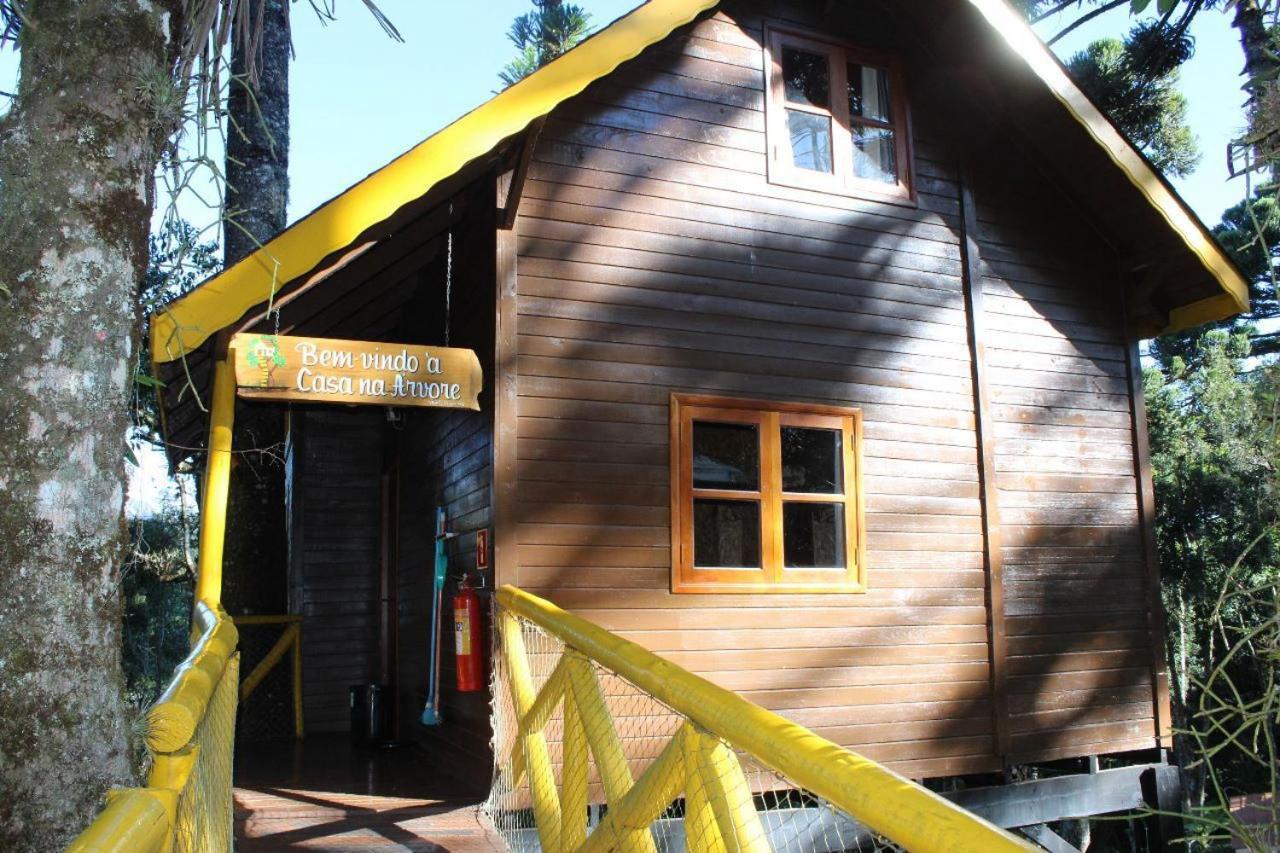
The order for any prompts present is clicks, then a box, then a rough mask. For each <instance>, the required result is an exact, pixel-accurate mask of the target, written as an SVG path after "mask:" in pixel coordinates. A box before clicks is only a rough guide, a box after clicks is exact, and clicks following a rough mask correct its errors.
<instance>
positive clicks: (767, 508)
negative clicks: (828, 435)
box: [671, 394, 866, 593]
mask: <svg viewBox="0 0 1280 853" xmlns="http://www.w3.org/2000/svg"><path fill="white" fill-rule="evenodd" d="M695 420H697V421H700V422H708V421H712V422H720V423H734V424H754V425H756V426H757V427H758V428H759V436H760V488H759V490H758V491H722V490H717V489H695V488H694V487H693V422H694V421H695ZM784 426H798V427H812V428H817V429H838V430H840V431H841V434H842V440H841V449H842V452H843V460H842V462H843V464H842V471H843V474H844V491H843V492H842V493H841V494H815V493H807V492H784V491H782V448H781V430H782V427H784ZM695 498H704V499H707V498H709V499H717V498H719V499H731V500H739V501H754V502H757V503H758V504H759V506H760V557H761V560H760V562H761V565H760V567H759V568H747V569H742V568H699V567H695V566H694V564H693V501H694V499H695ZM790 502H797V503H798V502H813V503H838V504H843V505H844V531H845V548H844V552H845V565H844V566H843V567H835V568H830V569H789V568H786V567H785V565H784V558H783V541H782V535H783V533H782V531H783V525H782V512H783V509H782V508H783V505H784V504H785V503H790ZM865 530H866V528H865V524H864V521H863V501H862V412H861V411H860V410H858V409H850V408H842V407H839V406H829V405H819V404H814V405H809V404H803V403H788V402H778V401H770V400H751V399H741V398H733V397H711V396H701V395H691V394H672V395H671V591H672V592H675V593H726V592H729V593H814V592H865V591H866V551H865Z"/></svg>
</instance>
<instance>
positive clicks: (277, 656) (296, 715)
mask: <svg viewBox="0 0 1280 853" xmlns="http://www.w3.org/2000/svg"><path fill="white" fill-rule="evenodd" d="M233 618H234V620H235V623H236V627H237V628H248V627H257V626H260V625H284V626H285V629H284V631H283V632H281V634H280V636H279V638H277V639H276V642H275V645H273V646H272V647H271V648H270V649H269V650H268V651H267V653H266V654H265V655H263V657H262V660H260V661H258V663H257V664H256V665H255V666H254V667H253V669H252V670H251V671H250V672H249V674H248V675H246V676H245V677H244V681H243V682H241V683H240V704H241V705H243V704H244V702H245V700H246V699H248V698H249V697H250V696H251V695H253V691H254V690H256V689H258V685H260V684H261V683H262V681H263V679H265V678H266V677H267V675H269V674H270V672H271V670H273V669H275V668H276V667H277V666H279V664H280V662H281V661H282V660H284V656H285V655H286V654H288V655H289V656H290V660H291V662H292V665H293V672H292V681H293V736H294V737H295V738H300V737H303V735H304V727H303V718H302V617H301V616H298V615H261V614H253V615H246V616H235V617H233Z"/></svg>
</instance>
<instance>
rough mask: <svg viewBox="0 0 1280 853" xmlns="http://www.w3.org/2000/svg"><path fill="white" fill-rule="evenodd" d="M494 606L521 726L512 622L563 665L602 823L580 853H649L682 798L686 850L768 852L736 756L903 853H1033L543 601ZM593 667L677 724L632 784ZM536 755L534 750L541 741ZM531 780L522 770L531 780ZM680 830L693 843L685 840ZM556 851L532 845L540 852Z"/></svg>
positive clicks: (527, 691) (524, 688)
mask: <svg viewBox="0 0 1280 853" xmlns="http://www.w3.org/2000/svg"><path fill="white" fill-rule="evenodd" d="M496 597H497V601H498V605H499V613H500V615H501V619H502V628H503V651H504V657H505V659H506V663H507V665H508V675H510V676H512V678H511V692H512V696H513V699H514V700H515V701H514V704H515V706H516V710H517V713H519V714H520V716H521V717H523V716H524V714H523V713H522V712H524V711H525V710H526V709H528V708H529V707H530V706H531V705H532V704H533V697H532V693H533V689H532V683H531V682H530V680H529V671H528V661H527V660H526V659H525V657H524V648H523V643H521V642H519V637H520V631H521V626H520V621H519V620H521V619H523V620H527V621H528V622H530V623H532V624H533V625H534V626H536V627H538V628H540V629H542V630H543V631H545V632H547V633H548V634H550V635H552V636H553V637H555V638H556V639H557V640H559V641H560V642H561V643H563V644H564V652H563V658H562V660H564V661H568V662H570V666H569V667H568V672H569V676H570V681H571V693H572V698H573V704H574V705H575V706H576V707H575V710H576V712H577V714H578V716H579V718H580V720H581V722H582V724H583V728H584V735H585V737H586V740H587V743H588V745H589V747H590V750H591V753H592V755H593V757H594V758H595V763H596V768H597V769H598V770H599V772H600V778H601V782H602V783H603V784H604V788H605V795H606V797H607V799H608V801H609V811H608V812H607V814H606V815H605V818H604V820H603V821H602V822H601V823H600V825H599V826H597V827H596V829H595V831H593V832H592V833H591V834H590V835H588V836H587V839H586V842H585V843H584V844H583V845H582V847H581V848H580V850H581V851H583V853H587V852H588V851H596V850H607V849H615V848H616V849H622V850H627V851H631V850H645V849H649V850H652V849H653V837H652V835H651V834H650V831H649V825H650V823H651V822H652V821H654V820H655V819H657V818H658V817H659V816H660V815H661V813H662V812H663V810H664V809H665V808H666V807H667V805H668V804H669V803H670V802H671V801H672V799H673V798H675V797H676V796H678V795H679V794H680V792H681V790H682V789H683V790H684V793H685V798H686V801H685V808H686V812H685V815H686V826H685V831H686V839H689V840H690V841H691V843H693V844H695V845H697V847H696V848H694V847H691V848H690V849H691V850H692V849H733V850H742V851H751V853H759V851H764V850H767V849H769V839H768V837H767V835H766V833H765V831H764V828H763V825H762V823H761V821H760V819H759V816H758V814H757V813H756V808H755V804H754V798H753V796H752V790H751V785H750V783H749V782H748V781H747V779H746V777H745V775H744V773H743V770H742V766H741V764H740V763H739V760H738V757H737V755H736V754H735V752H740V753H745V754H747V755H749V756H750V757H751V758H752V760H753V761H754V762H757V763H759V764H762V765H764V766H765V767H766V768H768V769H770V770H772V771H774V772H775V773H777V774H779V775H780V776H781V777H783V778H784V779H787V780H789V781H790V782H791V783H793V784H794V785H795V786H796V787H797V788H798V789H800V790H803V791H807V792H809V794H811V795H812V796H814V797H816V798H818V799H820V800H825V801H826V802H828V803H831V804H832V806H834V807H835V808H836V809H838V810H839V811H840V812H842V813H843V814H844V815H847V816H848V817H850V818H852V819H853V820H855V821H858V822H860V823H862V824H863V825H865V826H866V827H868V828H869V829H871V830H872V831H874V832H877V833H879V834H881V835H883V836H886V837H887V838H889V839H890V840H891V841H895V842H897V843H898V844H900V845H902V846H903V847H905V848H907V849H909V850H949V851H952V853H1004V851H1008V853H1015V851H1030V850H1034V849H1036V848H1035V847H1033V846H1032V845H1031V844H1030V843H1029V842H1027V841H1025V840H1023V839H1020V838H1017V837H1016V836H1014V835H1012V834H1011V833H1009V832H1006V831H1004V830H1002V829H999V828H997V827H995V826H993V825H991V824H990V823H988V822H987V821H985V820H983V819H981V818H979V817H978V816H976V815H974V814H971V813H969V812H966V811H964V810H963V809H961V808H960V807H959V806H957V805H955V804H954V803H951V802H949V801H947V800H945V799H943V798H942V797H940V796H938V795H937V794H935V793H933V792H931V791H929V790H927V789H925V788H923V787H921V786H920V785H917V784H915V783H913V782H911V781H909V780H907V779H905V778H903V777H902V776H899V775H898V774H896V773H894V772H892V771H891V770H889V769H888V768H886V767H884V766H882V765H879V764H877V763H875V762H874V761H870V760H868V759H866V758H864V757H862V756H860V755H857V754H855V753H853V752H850V751H849V750H847V749H844V748H842V747H840V746H837V745H836V744H834V743H832V742H831V741H828V740H826V739H825V738H822V737H821V736H819V735H817V734H815V733H813V732H811V731H809V730H808V729H805V728H803V727H802V726H799V725H797V724H796V723H794V722H791V721H790V720H787V719H785V718H783V717H781V716H779V715H778V714H776V713H774V712H772V711H768V710H766V709H765V708H762V707H760V706H758V705H754V704H752V703H751V702H749V701H747V700H746V699H744V698H743V697H741V696H739V695H737V694H735V693H732V692H730V691H728V690H725V689H724V688H722V687H720V686H718V685H715V684H713V683H711V682H710V681H707V680H706V679H704V678H701V677H699V676H697V675H694V674H693V673H691V672H689V671H687V670H685V669H682V668H681V667H679V666H676V665H675V664H673V663H671V662H670V661H667V660H664V659H663V658H661V657H658V656H657V655H655V654H653V653H652V652H650V651H648V650H647V649H645V648H643V647H641V646H639V645H637V644H636V643H633V642H631V641H630V640H627V639H624V638H623V637H620V636H618V635H617V634H613V633H610V632H609V631H607V630H605V629H603V628H601V627H600V626H598V625H594V624H592V623H591V622H588V621H587V620H585V619H583V618H581V617H579V616H575V615H573V614H571V613H566V612H565V611H563V610H561V609H560V608H558V607H556V606H555V605H554V604H552V603H550V602H548V601H544V600H542V599H540V598H538V597H537V596H533V595H530V594H529V593H527V592H524V591H522V590H520V589H517V588H515V587H511V586H504V587H502V588H500V589H498V590H497V596H496ZM513 640H514V641H515V642H512V641H513ZM597 667H599V668H601V669H604V670H607V671H611V672H614V673H617V674H618V675H619V676H621V677H622V678H623V679H624V680H625V681H626V682H627V683H628V684H629V685H631V686H632V687H634V688H635V689H636V690H638V691H639V692H640V693H641V694H644V695H647V696H649V697H651V698H652V699H654V700H656V701H657V702H659V703H661V704H662V705H665V706H666V707H667V708H669V709H671V711H673V712H674V713H676V714H677V715H679V716H681V717H684V718H685V720H686V722H685V723H684V726H683V728H682V730H681V731H680V732H678V733H676V735H675V736H674V737H672V739H671V741H670V742H669V743H668V744H667V746H666V748H665V749H664V750H663V751H662V754H661V755H660V756H659V757H658V758H657V760H656V761H654V762H653V763H651V764H650V765H649V767H648V769H647V770H645V772H644V773H643V774H642V775H641V776H640V778H639V779H637V780H636V781H635V782H634V783H633V782H632V777H631V772H630V769H629V768H628V766H627V760H626V757H625V753H624V752H623V749H622V747H621V744H620V743H619V740H618V733H617V730H616V729H615V728H614V724H613V720H612V718H611V716H610V710H609V707H608V702H607V701H606V699H605V697H604V696H603V695H602V692H601V689H600V684H599V682H598V680H597V678H596V668H597ZM520 734H521V735H522V736H524V737H525V738H526V741H525V743H526V747H527V746H528V745H529V744H530V742H531V741H533V738H532V737H530V734H531V733H530V732H528V731H527V730H526V729H525V726H524V725H521V726H520ZM574 737H575V738H576V737H577V734H576V733H574ZM542 746H543V749H545V741H542ZM575 749H576V746H575ZM530 758H532V756H530ZM544 760H545V759H544ZM571 764H576V762H570V761H569V760H567V759H566V761H565V767H566V769H567V768H569V767H570V766H571ZM533 769H534V762H533V761H532V760H531V761H530V771H531V773H530V775H531V776H532V775H533V773H532V771H533ZM544 772H547V773H549V772H550V771H549V769H548V770H545V771H544ZM530 788H531V789H532V790H531V793H532V794H533V800H534V813H535V819H536V821H537V825H538V831H539V833H544V832H546V831H548V830H551V831H554V832H555V833H556V834H557V835H558V834H559V829H560V826H561V822H560V820H559V818H560V814H559V813H558V812H557V813H556V814H555V815H554V817H555V818H556V820H555V821H554V822H551V821H548V820H546V818H545V817H544V814H545V812H543V813H540V811H539V802H538V796H539V791H538V789H537V786H535V785H534V781H533V779H532V778H531V779H530ZM552 796H553V797H554V789H553V790H552ZM691 831H693V832H695V833H697V834H698V835H699V836H700V837H698V838H697V839H696V841H694V840H693V838H692V836H690V834H689V833H690V832H691ZM558 840H559V839H557V841H558ZM558 847H559V845H548V844H546V843H545V841H544V844H543V849H544V850H548V849H558Z"/></svg>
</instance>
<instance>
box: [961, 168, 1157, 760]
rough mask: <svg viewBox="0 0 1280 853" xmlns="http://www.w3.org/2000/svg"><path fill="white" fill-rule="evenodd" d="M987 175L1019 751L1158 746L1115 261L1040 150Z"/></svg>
mask: <svg viewBox="0 0 1280 853" xmlns="http://www.w3.org/2000/svg"><path fill="white" fill-rule="evenodd" d="M983 165H984V168H982V169H981V170H980V171H978V173H977V184H978V185H977V187H976V188H975V192H976V195H977V199H978V211H979V220H980V221H979V229H978V238H979V244H980V248H981V252H982V256H983V264H982V274H983V275H982V283H981V284H982V290H983V294H984V296H985V306H986V316H985V320H986V327H987V330H988V334H987V347H988V349H987V359H988V364H989V365H990V372H989V375H990V381H991V396H992V416H993V430H992V431H993V433H994V436H995V439H996V441H995V451H996V456H995V460H996V480H997V484H998V486H999V501H1000V513H1001V521H1002V525H1001V541H1002V555H1003V558H1004V580H1005V584H1004V589H1005V626H1006V629H1007V635H1008V644H1009V645H1008V653H1009V663H1008V679H1009V680H1008V687H1009V710H1010V712H1011V720H1010V722H1011V725H1010V732H1011V743H1010V747H1011V750H1012V753H1013V755H1014V756H1019V755H1026V754H1034V755H1042V754H1045V753H1049V754H1053V755H1059V754H1060V755H1074V754H1080V753H1081V752H1090V751H1093V750H1095V749H1100V747H1099V746H1098V745H1099V744H1102V745H1105V747H1104V748H1105V750H1116V749H1119V748H1122V747H1123V746H1124V745H1126V744H1127V745H1129V746H1130V747H1131V748H1139V747H1149V746H1150V745H1151V738H1152V707H1153V706H1152V683H1151V678H1152V658H1151V652H1150V643H1149V640H1148V633H1147V631H1148V625H1147V606H1148V599H1147V588H1146V584H1145V582H1144V571H1145V570H1144V566H1143V563H1142V544H1141V539H1140V528H1139V519H1138V503H1137V499H1136V485H1135V479H1134V440H1133V439H1134V437H1133V433H1132V427H1133V423H1132V420H1131V417H1130V405H1131V400H1130V396H1129V376H1128V353H1127V346H1126V340H1125V335H1124V330H1123V315H1122V311H1121V290H1120V286H1119V280H1118V276H1117V274H1116V264H1115V262H1114V256H1113V255H1112V254H1111V253H1110V252H1108V251H1107V250H1106V247H1105V244H1104V239H1103V238H1102V237H1101V236H1100V235H1098V234H1097V233H1096V232H1091V231H1090V230H1089V229H1088V226H1087V224H1086V223H1083V222H1082V221H1081V219H1080V217H1079V214H1078V212H1077V211H1075V210H1074V209H1073V208H1072V207H1071V206H1070V205H1064V204H1063V198H1062V194H1061V193H1060V192H1058V191H1057V190H1056V188H1055V187H1053V186H1050V185H1046V183H1045V181H1044V178H1043V175H1041V174H1038V173H1037V171H1036V170H1035V169H1034V168H1033V167H1032V166H1031V163H1030V159H1029V157H1028V156H1027V155H1025V154H1022V153H1021V152H1005V153H1004V156H1002V157H1001V158H1000V161H999V162H998V163H997V162H995V161H992V160H989V161H987V162H986V163H985V164H983ZM1064 247H1066V250H1064ZM1143 428H1145V424H1144V425H1143Z"/></svg>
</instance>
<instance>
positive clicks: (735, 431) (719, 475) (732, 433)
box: [693, 421, 760, 492]
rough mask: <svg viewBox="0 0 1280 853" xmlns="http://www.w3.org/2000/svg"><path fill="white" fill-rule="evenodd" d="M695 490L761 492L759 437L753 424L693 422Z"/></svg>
mask: <svg viewBox="0 0 1280 853" xmlns="http://www.w3.org/2000/svg"><path fill="white" fill-rule="evenodd" d="M693 487H694V488H695V489H741V490H743V491H748V492H754V491H758V490H759V489H760V435H759V431H758V430H757V429H756V427H755V425H754V424H722V423H715V422H700V421H694V424H693Z"/></svg>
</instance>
